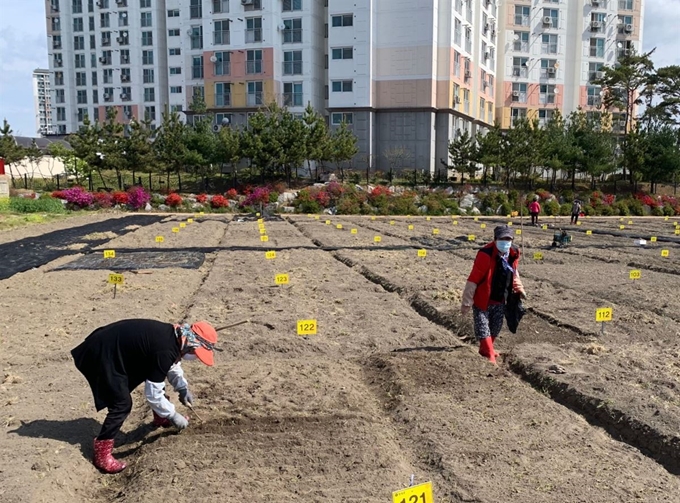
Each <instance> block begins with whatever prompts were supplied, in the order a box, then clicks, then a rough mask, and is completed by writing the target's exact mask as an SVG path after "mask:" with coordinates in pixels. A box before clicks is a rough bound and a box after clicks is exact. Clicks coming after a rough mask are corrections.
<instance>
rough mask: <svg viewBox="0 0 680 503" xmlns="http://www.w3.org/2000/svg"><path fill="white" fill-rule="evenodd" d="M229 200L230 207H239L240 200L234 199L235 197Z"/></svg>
mask: <svg viewBox="0 0 680 503" xmlns="http://www.w3.org/2000/svg"><path fill="white" fill-rule="evenodd" d="M228 202H229V207H230V208H236V207H238V201H234V200H233V199H229V200H228Z"/></svg>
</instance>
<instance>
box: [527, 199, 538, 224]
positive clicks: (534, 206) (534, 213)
mask: <svg viewBox="0 0 680 503" xmlns="http://www.w3.org/2000/svg"><path fill="white" fill-rule="evenodd" d="M539 213H541V205H540V204H539V202H538V196H535V197H534V200H533V201H531V202H530V203H529V214H530V215H531V225H533V226H535V227H536V226H538V215H539Z"/></svg>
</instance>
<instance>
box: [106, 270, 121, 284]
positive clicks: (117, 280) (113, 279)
mask: <svg viewBox="0 0 680 503" xmlns="http://www.w3.org/2000/svg"><path fill="white" fill-rule="evenodd" d="M109 283H111V284H112V285H122V284H123V275H122V274H114V273H111V274H109Z"/></svg>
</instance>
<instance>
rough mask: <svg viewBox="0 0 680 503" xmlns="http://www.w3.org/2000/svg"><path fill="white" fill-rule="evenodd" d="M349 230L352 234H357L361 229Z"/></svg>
mask: <svg viewBox="0 0 680 503" xmlns="http://www.w3.org/2000/svg"><path fill="white" fill-rule="evenodd" d="M349 232H350V234H356V233H357V232H359V231H358V230H356V229H350V231H349Z"/></svg>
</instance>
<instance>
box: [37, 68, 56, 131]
mask: <svg viewBox="0 0 680 503" xmlns="http://www.w3.org/2000/svg"><path fill="white" fill-rule="evenodd" d="M51 88H52V87H51V84H50V71H49V70H46V69H42V68H37V69H35V70H34V71H33V107H34V109H35V130H36V133H37V134H39V135H40V136H46V135H50V134H54V129H53V124H52V119H53V117H52V91H51Z"/></svg>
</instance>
